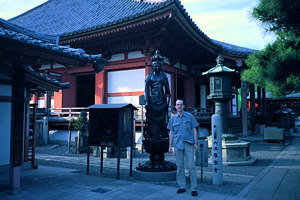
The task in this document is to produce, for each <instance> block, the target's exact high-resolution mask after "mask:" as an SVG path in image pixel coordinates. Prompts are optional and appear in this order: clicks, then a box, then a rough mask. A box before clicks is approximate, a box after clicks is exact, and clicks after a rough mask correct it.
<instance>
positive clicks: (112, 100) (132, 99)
mask: <svg viewBox="0 0 300 200" xmlns="http://www.w3.org/2000/svg"><path fill="white" fill-rule="evenodd" d="M107 101H108V103H131V104H132V105H134V106H139V96H122V97H108V99H107Z"/></svg>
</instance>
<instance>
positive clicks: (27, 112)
mask: <svg viewBox="0 0 300 200" xmlns="http://www.w3.org/2000/svg"><path fill="white" fill-rule="evenodd" d="M29 104H30V92H29V91H28V90H27V89H26V98H25V123H24V125H25V134H24V162H28V148H29V119H30V118H29V115H30V107H29Z"/></svg>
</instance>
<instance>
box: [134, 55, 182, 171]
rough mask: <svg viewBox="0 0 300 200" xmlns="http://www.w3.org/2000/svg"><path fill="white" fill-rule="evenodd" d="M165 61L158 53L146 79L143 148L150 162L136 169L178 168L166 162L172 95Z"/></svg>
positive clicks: (168, 169)
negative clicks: (165, 70) (163, 69)
mask: <svg viewBox="0 0 300 200" xmlns="http://www.w3.org/2000/svg"><path fill="white" fill-rule="evenodd" d="M163 59H164V58H163V57H162V56H161V55H160V53H159V51H158V50H157V51H156V52H155V55H154V56H153V57H152V72H150V73H149V74H148V75H147V77H146V80H145V100H146V127H145V132H144V140H143V146H144V148H145V151H146V152H147V153H149V154H150V161H148V162H146V163H144V164H141V163H140V164H139V165H138V167H137V169H139V170H142V171H171V170H174V169H176V165H175V164H174V163H172V162H167V161H165V160H164V153H166V152H168V148H169V143H168V141H169V139H168V138H169V135H168V130H167V120H168V108H169V103H170V97H171V95H170V88H169V81H168V77H167V75H166V74H165V73H164V72H162V65H163Z"/></svg>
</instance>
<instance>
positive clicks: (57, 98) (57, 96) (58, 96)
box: [54, 90, 62, 108]
mask: <svg viewBox="0 0 300 200" xmlns="http://www.w3.org/2000/svg"><path fill="white" fill-rule="evenodd" d="M61 107H62V90H59V91H58V92H54V108H61Z"/></svg>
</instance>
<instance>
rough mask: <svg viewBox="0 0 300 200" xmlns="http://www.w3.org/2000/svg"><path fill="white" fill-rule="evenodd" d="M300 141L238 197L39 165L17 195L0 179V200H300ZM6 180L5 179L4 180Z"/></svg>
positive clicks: (27, 174) (25, 172)
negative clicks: (180, 190)
mask: <svg viewBox="0 0 300 200" xmlns="http://www.w3.org/2000/svg"><path fill="white" fill-rule="evenodd" d="M299 169H300V138H295V139H294V140H293V142H292V143H291V144H290V145H289V146H288V147H287V148H286V149H285V150H284V151H282V152H281V153H280V155H278V156H277V158H276V159H275V160H274V161H273V162H272V163H271V164H270V165H269V167H267V168H265V170H263V171H262V172H261V173H260V174H259V175H258V176H256V177H255V178H254V179H253V180H252V181H251V182H250V183H249V184H248V185H247V186H246V187H245V188H244V189H243V190H242V191H241V192H240V193H239V194H237V195H236V196H230V195H224V194H218V193H211V192H204V191H201V189H200V190H198V194H199V195H198V197H192V196H191V194H190V191H189V190H188V191H187V192H186V193H183V194H176V190H177V188H174V187H170V186H166V185H157V184H152V183H147V182H139V181H125V180H117V179H110V178H104V177H99V176H92V175H90V176H88V175H84V174H80V173H77V171H76V170H74V169H66V168H57V167H49V166H43V165H39V168H38V170H23V171H22V173H21V176H22V178H21V185H22V188H21V190H20V191H18V192H17V193H16V194H14V195H10V194H8V191H7V189H6V188H5V184H7V183H6V182H5V180H7V179H5V177H3V176H1V177H0V199H5V200H11V199H15V200H17V199H20V200H35V199H36V200H41V199H49V200H54V199H62V200H64V199H65V200H67V199H68V200H70V199H72V200H77V199H78V200H79V199H80V200H82V199H89V200H94V199H95V200H96V199H97V200H102V199H124V200H127V199H128V200H129V199H130V200H132V199H158V200H159V199H181V200H182V199H201V200H202V199H203V200H204V199H207V200H215V199H216V200H218V199H220V200H225V199H226V200H238V199H262V200H264V199H266V200H267V199H268V200H269V199H280V200H282V199H288V200H293V199H295V200H299V199H300V192H299V188H300V170H299ZM3 178H4V179H3Z"/></svg>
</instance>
